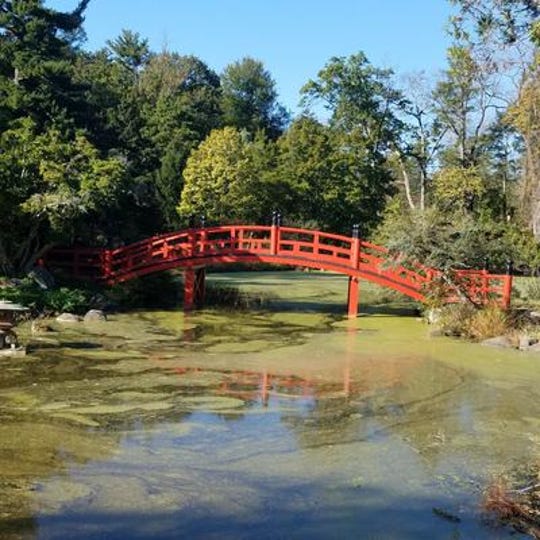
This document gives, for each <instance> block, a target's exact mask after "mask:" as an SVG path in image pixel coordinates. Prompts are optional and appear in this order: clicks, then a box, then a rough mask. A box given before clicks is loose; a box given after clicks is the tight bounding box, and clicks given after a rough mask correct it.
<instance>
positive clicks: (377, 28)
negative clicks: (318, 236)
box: [46, 0, 451, 111]
mask: <svg viewBox="0 0 540 540" xmlns="http://www.w3.org/2000/svg"><path fill="white" fill-rule="evenodd" d="M76 3H77V1H76V0H47V1H46V4H47V5H49V6H51V7H54V8H56V9H61V10H66V11H67V10H71V9H72V8H73V7H74V6H75V5H76ZM450 12H451V8H450V6H449V3H448V2H447V0H332V1H330V0H311V1H310V0H153V1H150V0H91V1H90V5H89V7H88V9H87V12H86V23H85V29H86V32H87V35H88V41H87V43H86V48H88V49H90V50H94V49H97V48H100V47H103V46H104V45H105V42H106V41H107V40H108V39H112V38H114V37H116V36H117V35H118V34H119V33H120V31H121V29H122V28H128V29H130V30H134V31H136V32H139V33H140V34H141V36H143V37H146V38H148V40H149V42H150V46H151V48H152V49H153V50H155V51H159V50H161V49H163V48H164V47H166V48H167V49H169V50H170V51H176V52H179V53H181V54H194V55H196V56H198V57H199V58H201V59H202V60H204V61H205V62H206V63H207V64H208V65H209V66H210V67H211V68H213V69H215V70H216V71H218V72H220V71H221V70H222V69H223V67H224V66H226V65H227V64H229V63H231V62H233V61H235V60H239V59H241V58H243V57H244V56H252V57H254V58H257V59H260V60H262V61H263V62H264V64H265V66H266V67H267V69H269V71H270V72H271V73H272V76H273V77H274V79H275V81H276V85H277V89H278V91H279V94H280V101H281V102H282V103H283V104H284V105H285V106H286V107H287V108H289V109H291V110H292V111H295V110H296V106H297V103H298V92H299V90H300V88H301V87H302V85H303V84H304V83H305V82H307V81H308V80H309V79H310V78H314V77H316V75H317V72H318V71H319V70H320V69H321V68H322V67H323V66H324V64H325V63H326V62H327V61H328V59H329V58H331V57H332V56H347V55H350V54H353V53H355V52H358V51H364V52H365V53H366V55H367V57H368V59H369V60H370V61H371V63H372V64H374V65H376V66H378V67H391V68H393V69H394V71H396V72H397V73H408V72H411V71H420V70H424V71H426V72H427V73H436V72H437V71H438V70H440V69H443V68H444V64H445V49H446V46H447V44H448V43H447V38H446V36H445V34H444V27H445V25H446V21H447V18H448V15H449V14H450Z"/></svg>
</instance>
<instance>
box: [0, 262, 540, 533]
mask: <svg viewBox="0 0 540 540" xmlns="http://www.w3.org/2000/svg"><path fill="white" fill-rule="evenodd" d="M213 279H214V280H216V281H227V282H233V283H236V284H237V285H239V286H241V287H242V288H245V289H246V290H250V291H262V292H264V294H266V295H268V296H270V297H271V298H274V301H273V302H272V303H271V304H270V307H269V309H268V310H266V311H253V312H230V311H226V310H214V311H211V310H207V311H200V312H196V313H193V314H191V315H189V316H185V315H184V314H183V313H182V312H180V311H178V312H174V311H169V312H140V313H132V314H125V315H115V316H113V317H110V320H109V321H108V322H106V323H96V324H93V325H84V324H77V325H74V326H73V325H72V326H67V325H66V326H63V327H61V326H57V330H58V331H57V332H51V333H48V334H46V335H43V336H41V337H40V338H39V339H38V338H35V337H34V338H32V337H30V336H26V339H27V342H29V346H30V350H31V354H30V355H29V356H27V357H26V358H24V359H20V358H19V359H7V358H3V359H0V538H2V539H3V538H6V539H10V540H11V539H18V538H24V539H26V538H28V539H34V538H37V539H65V538H78V539H79V538H81V539H90V538H111V539H124V538H136V539H138V538H180V537H193V538H255V537H256V538H411V539H412V538H414V539H417V538H426V539H427V538H429V539H432V538H448V539H458V538H460V539H464V538H474V539H477V538H478V539H482V538H510V537H511V536H512V538H516V537H519V536H516V535H512V534H511V532H510V531H509V530H507V529H503V528H494V527H493V526H492V525H490V524H489V523H486V521H485V519H484V517H483V516H482V515H481V513H480V511H479V502H480V500H481V494H482V490H483V488H484V486H485V485H486V483H487V482H489V481H490V479H492V478H494V477H496V476H497V475H498V474H500V473H503V472H505V471H506V470H510V469H511V468H512V467H513V466H514V465H516V464H519V463H522V462H525V461H530V460H536V459H537V458H538V453H539V446H540V433H539V429H538V428H539V424H540V414H539V413H540V399H539V393H540V384H539V383H540V370H539V369H538V365H539V364H538V363H539V362H540V356H539V357H535V356H533V355H527V354H524V353H519V352H514V351H499V350H494V349H488V348H484V347H481V346H479V345H475V344H469V343H464V342H458V341H455V340H450V339H446V338H430V337H429V333H428V331H429V329H428V328H427V327H426V326H425V325H424V324H423V323H421V322H419V321H418V320H417V319H416V318H415V317H414V316H405V315H403V313H405V312H406V309H405V310H404V309H401V310H400V309H397V307H396V306H395V305H394V306H393V309H389V308H388V306H386V309H381V308H380V306H379V307H378V306H375V305H374V304H373V298H371V297H370V289H369V288H368V289H367V290H366V289H364V291H365V294H364V295H363V300H364V302H367V303H369V304H370V305H369V306H367V307H368V308H369V309H367V314H364V315H363V316H360V317H359V318H358V319H356V320H355V321H347V320H345V319H344V318H343V316H342V313H343V310H344V306H343V304H344V301H345V291H346V281H345V280H344V279H343V278H342V277H339V276H333V275H330V274H317V273H309V274H303V273H291V272H281V273H280V272H275V273H252V274H220V275H216V276H213ZM371 296H372V295H371ZM402 307H403V306H402ZM391 308H392V306H391ZM404 308H407V306H404ZM409 309H410V306H409ZM392 313H402V314H401V315H395V314H392ZM22 334H23V337H24V328H23V329H22Z"/></svg>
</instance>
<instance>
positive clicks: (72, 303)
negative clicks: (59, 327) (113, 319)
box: [0, 278, 91, 314]
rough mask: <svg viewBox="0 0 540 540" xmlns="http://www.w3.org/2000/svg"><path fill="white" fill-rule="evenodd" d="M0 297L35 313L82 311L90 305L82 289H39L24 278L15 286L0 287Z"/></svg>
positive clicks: (31, 281)
mask: <svg viewBox="0 0 540 540" xmlns="http://www.w3.org/2000/svg"><path fill="white" fill-rule="evenodd" d="M0 298H2V299H4V300H10V301H11V302H16V303H19V304H22V305H23V306H26V307H28V308H30V309H31V310H32V311H33V312H35V313H56V314H57V313H62V312H69V313H84V312H85V311H86V310H88V309H89V307H90V299H91V298H90V293H89V292H88V291H85V290H83V289H76V288H68V287H60V288H58V289H41V288H40V287H39V286H38V285H37V284H36V283H35V281H33V280H32V279H29V278H26V279H24V280H22V281H21V282H20V283H19V284H18V285H16V286H7V287H2V288H0Z"/></svg>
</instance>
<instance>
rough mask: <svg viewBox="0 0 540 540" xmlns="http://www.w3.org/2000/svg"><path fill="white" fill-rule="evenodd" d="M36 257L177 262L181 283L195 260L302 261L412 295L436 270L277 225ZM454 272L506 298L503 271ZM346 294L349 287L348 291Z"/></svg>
mask: <svg viewBox="0 0 540 540" xmlns="http://www.w3.org/2000/svg"><path fill="white" fill-rule="evenodd" d="M44 259H45V264H46V265H47V266H48V267H50V268H51V269H52V270H59V271H63V272H64V273H66V274H69V275H71V276H74V277H76V278H80V279H93V280H98V281H102V282H105V283H108V284H114V283H120V282H123V281H128V280H130V279H134V278H136V277H140V276H144V275H147V274H151V273H154V272H160V271H163V270H169V269H172V268H180V269H184V270H185V271H186V276H187V283H188V289H189V290H191V288H192V287H191V285H190V284H191V280H192V279H193V280H195V277H194V276H195V275H194V274H193V278H192V276H191V272H192V271H193V269H194V268H197V267H199V268H200V267H203V266H210V265H221V264H229V263H237V262H245V263H275V264H280V265H289V266H295V267H296V266H304V267H308V268H316V269H322V270H329V271H333V272H338V273H341V274H345V275H348V276H349V277H352V278H355V279H356V280H358V279H365V280H369V281H372V282H374V283H378V284H380V285H382V286H385V287H390V288H392V289H395V290H397V291H399V292H401V293H403V294H405V295H407V296H410V297H411V298H414V299H416V300H419V301H423V300H425V294H424V292H425V290H426V286H428V285H429V284H430V283H431V282H432V281H433V280H436V279H438V278H439V277H440V276H441V275H442V274H441V272H440V271H439V270H437V269H434V268H429V267H426V266H424V265H422V264H420V263H415V262H412V263H411V262H408V261H407V262H406V261H404V260H402V259H400V258H399V257H396V256H395V255H393V254H391V253H390V252H389V251H388V249H386V248H384V247H382V246H378V245H376V244H372V243H371V242H366V241H364V240H360V239H356V238H352V237H348V236H343V235H339V234H332V233H326V232H322V231H310V230H306V229H299V228H295V227H282V226H278V225H272V226H258V225H232V226H221V227H207V228H204V229H188V230H183V231H176V232H173V233H165V234H160V235H157V236H153V237H151V238H148V239H146V240H141V241H139V242H136V243H134V244H130V245H127V246H122V247H119V248H116V249H110V250H109V249H100V248H79V247H73V248H56V249H53V250H51V251H49V252H48V253H47V254H46V255H45V257H44ZM455 276H456V279H458V280H459V281H460V282H461V283H462V284H463V285H464V287H465V290H466V291H467V294H468V296H469V297H470V298H471V300H473V301H475V302H478V303H486V302H489V301H496V302H499V303H500V304H501V305H502V306H503V307H508V306H509V305H510V296H511V289H512V277H511V276H505V275H496V274H489V273H488V272H486V271H483V270H460V271H457V272H456V273H455ZM193 287H195V282H194V281H193ZM352 287H353V289H354V287H355V286H354V285H353V286H352ZM189 290H188V291H187V292H186V295H187V297H186V300H187V304H188V305H190V304H191V305H192V304H193V303H195V302H196V301H197V298H196V293H195V292H193V293H191V292H189ZM351 294H353V295H354V291H353V292H352V293H351ZM454 297H455V298H457V294H456V291H449V299H450V300H451V299H453V298H454ZM351 303H354V302H353V300H351V296H350V295H349V301H348V311H349V308H350V306H351ZM351 310H352V308H351ZM352 311H354V310H352ZM352 311H351V313H352Z"/></svg>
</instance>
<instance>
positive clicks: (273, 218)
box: [272, 210, 278, 227]
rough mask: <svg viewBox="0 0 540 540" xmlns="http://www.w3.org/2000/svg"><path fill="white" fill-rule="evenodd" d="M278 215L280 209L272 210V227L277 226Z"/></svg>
mask: <svg viewBox="0 0 540 540" xmlns="http://www.w3.org/2000/svg"><path fill="white" fill-rule="evenodd" d="M277 215H278V211H277V210H274V211H273V212H272V227H275V226H276V225H277Z"/></svg>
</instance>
